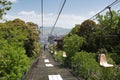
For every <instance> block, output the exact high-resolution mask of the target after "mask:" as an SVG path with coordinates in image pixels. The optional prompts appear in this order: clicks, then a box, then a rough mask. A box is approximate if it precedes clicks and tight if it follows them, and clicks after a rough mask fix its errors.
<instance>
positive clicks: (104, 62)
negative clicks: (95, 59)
mask: <svg viewBox="0 0 120 80" xmlns="http://www.w3.org/2000/svg"><path fill="white" fill-rule="evenodd" d="M99 59H100V60H99V62H100V66H103V67H113V65H112V64H108V63H107V59H106V56H105V54H103V53H102V54H100V56H99Z"/></svg>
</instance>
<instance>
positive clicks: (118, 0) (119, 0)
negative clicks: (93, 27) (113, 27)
mask: <svg viewBox="0 0 120 80" xmlns="http://www.w3.org/2000/svg"><path fill="white" fill-rule="evenodd" d="M119 2H120V0H116V1H114V2H113V3H111V4H110V5H108V6H107V7H105V8H104V9H103V10H101V11H100V12H98V13H97V14H95V15H94V16H92V17H91V18H89V19H92V18H94V17H96V16H97V15H98V14H100V13H102V12H103V11H105V10H106V9H109V7H110V8H111V7H112V6H114V5H116V4H117V3H119Z"/></svg>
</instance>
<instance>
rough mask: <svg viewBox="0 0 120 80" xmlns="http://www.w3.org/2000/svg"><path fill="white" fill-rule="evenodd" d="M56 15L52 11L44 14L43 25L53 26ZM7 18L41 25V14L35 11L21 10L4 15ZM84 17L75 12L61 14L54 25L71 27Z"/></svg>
mask: <svg viewBox="0 0 120 80" xmlns="http://www.w3.org/2000/svg"><path fill="white" fill-rule="evenodd" d="M56 17H57V15H55V14H53V13H47V14H44V20H43V21H44V26H53V23H54V22H55V19H56ZM5 18H6V19H7V20H13V19H15V18H20V19H22V20H25V21H26V22H34V23H36V24H38V25H39V26H41V15H40V14H37V13H36V12H35V11H21V12H19V13H18V14H17V15H15V16H13V15H6V16H5ZM85 19H86V18H85V17H83V16H79V15H75V14H61V16H60V18H59V20H58V23H57V25H56V26H58V27H64V28H72V27H74V25H75V24H80V22H82V21H83V20H85Z"/></svg>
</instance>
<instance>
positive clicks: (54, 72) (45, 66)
mask: <svg viewBox="0 0 120 80" xmlns="http://www.w3.org/2000/svg"><path fill="white" fill-rule="evenodd" d="M25 80H78V79H77V78H76V77H75V76H73V75H72V74H71V72H70V70H69V69H67V68H64V67H62V66H61V65H60V64H59V63H57V62H55V61H54V59H53V57H52V56H51V54H50V53H49V52H48V51H45V52H43V53H42V54H41V55H40V58H39V59H38V60H37V61H36V63H34V64H33V66H32V69H31V70H30V72H29V74H28V76H27V78H26V79H25Z"/></svg>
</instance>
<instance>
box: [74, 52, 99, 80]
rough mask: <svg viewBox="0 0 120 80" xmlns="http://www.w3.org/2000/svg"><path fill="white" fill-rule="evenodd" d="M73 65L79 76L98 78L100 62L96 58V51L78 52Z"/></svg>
mask: <svg viewBox="0 0 120 80" xmlns="http://www.w3.org/2000/svg"><path fill="white" fill-rule="evenodd" d="M72 67H73V70H74V71H75V73H77V74H78V76H80V77H82V78H85V79H88V78H89V77H91V78H94V79H97V78H98V77H97V76H98V75H99V69H100V67H99V64H98V63H97V62H96V60H95V54H94V53H87V52H84V51H82V52H78V53H76V54H75V56H73V60H72Z"/></svg>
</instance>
